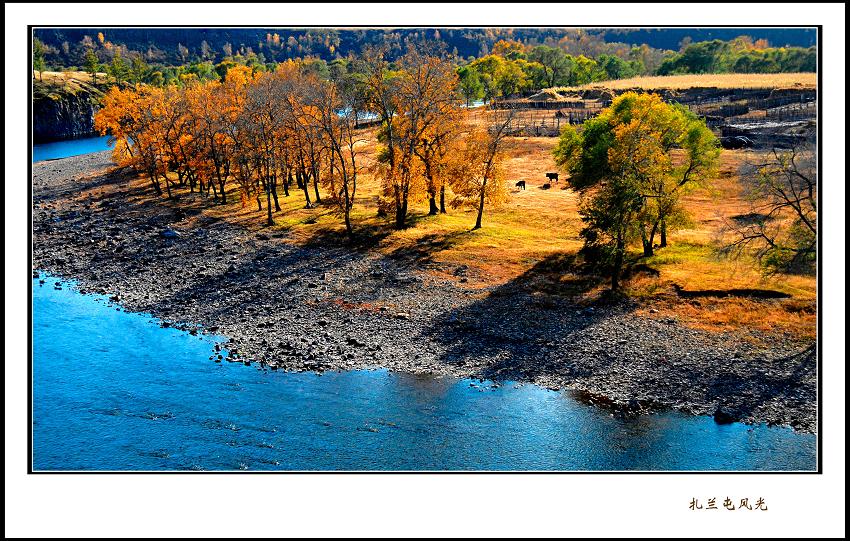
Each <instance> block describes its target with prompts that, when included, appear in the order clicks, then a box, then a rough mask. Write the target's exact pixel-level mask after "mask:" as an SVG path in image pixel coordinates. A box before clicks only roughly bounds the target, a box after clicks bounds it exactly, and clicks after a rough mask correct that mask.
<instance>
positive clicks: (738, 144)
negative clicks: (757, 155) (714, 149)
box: [720, 135, 755, 150]
mask: <svg viewBox="0 0 850 541" xmlns="http://www.w3.org/2000/svg"><path fill="white" fill-rule="evenodd" d="M754 144H755V143H753V140H752V139H750V138H748V137H744V136H743V135H736V136H735V137H721V138H720V146H722V147H723V148H725V149H727V150H737V149H741V148H753V145H754Z"/></svg>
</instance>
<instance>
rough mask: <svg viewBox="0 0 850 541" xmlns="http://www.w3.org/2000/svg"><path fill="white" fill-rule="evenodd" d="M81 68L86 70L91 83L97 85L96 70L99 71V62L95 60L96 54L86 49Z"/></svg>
mask: <svg viewBox="0 0 850 541" xmlns="http://www.w3.org/2000/svg"><path fill="white" fill-rule="evenodd" d="M83 66H84V67H85V69H86V73H88V74H89V75H91V80H92V83H97V70H98V69H100V62H98V60H97V54H95V52H94V50H92V49H90V48H89V49H86V54H85V56H84V57H83Z"/></svg>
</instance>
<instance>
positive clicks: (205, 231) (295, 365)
mask: <svg viewBox="0 0 850 541" xmlns="http://www.w3.org/2000/svg"><path fill="white" fill-rule="evenodd" d="M110 167H111V163H110V160H109V152H101V153H96V154H89V155H84V156H78V157H72V158H65V159H62V160H53V161H47V162H40V163H36V164H33V264H32V266H33V269H34V270H44V271H48V272H51V273H55V274H57V275H61V276H65V277H67V278H73V279H76V280H78V281H79V283H80V287H81V289H82V290H83V291H89V292H97V293H104V294H108V295H111V296H113V300H114V301H116V302H120V304H121V305H122V306H124V307H125V308H127V309H128V310H131V311H144V312H150V313H152V314H154V315H156V316H158V317H160V318H162V320H163V324H164V325H174V326H179V327H181V328H186V329H189V330H191V331H193V332H211V333H215V334H219V335H222V336H225V337H227V338H228V339H229V342H228V344H227V346H226V349H227V350H228V351H229V356H228V357H227V358H225V359H223V360H229V361H236V362H244V363H246V364H248V363H259V365H260V367H261V368H264V369H284V370H315V371H322V370H347V369H359V368H370V367H377V366H381V367H386V368H388V369H391V370H398V371H407V372H416V373H433V374H447V375H454V376H459V377H475V378H487V379H495V380H518V381H526V382H533V383H536V384H539V385H543V386H546V387H550V388H557V389H564V388H567V389H573V390H576V391H579V396H581V397H583V398H584V399H586V400H588V401H590V402H593V403H595V404H598V405H600V406H602V407H610V408H612V409H614V410H616V411H617V412H619V413H628V412H636V411H646V410H653V409H659V408H674V409H677V410H681V411H684V412H689V413H694V414H702V415H714V416H715V419H716V420H718V422H728V421H731V420H741V421H744V422H748V423H751V422H766V423H771V424H779V425H789V426H792V427H794V428H795V429H797V430H800V431H805V432H815V430H816V426H817V420H816V419H817V418H816V389H817V380H816V377H817V363H816V358H815V355H814V349H813V348H811V347H808V348H807V344H805V343H802V342H798V341H795V340H792V339H791V338H788V339H784V340H780V339H778V338H775V337H774V338H770V339H766V340H765V341H762V344H763V345H760V346H754V345H753V343H752V341H751V340H747V337H744V336H736V335H730V334H712V333H705V332H701V331H697V330H693V329H690V328H686V327H683V326H680V325H678V324H677V323H676V321H674V320H656V319H649V318H644V317H639V316H636V315H635V314H634V313H633V310H632V307H631V306H629V305H627V304H624V305H620V306H616V307H607V308H605V307H595V308H582V307H579V306H576V305H575V304H573V303H571V302H569V301H568V300H564V299H560V298H557V297H548V296H545V297H544V296H541V295H540V294H539V293H537V292H535V291H533V290H532V289H531V288H530V287H529V286H528V285H527V284H526V283H525V282H524V281H522V280H517V281H514V282H511V283H508V284H505V285H503V286H499V287H496V288H491V289H489V290H485V291H483V292H482V291H481V290H477V291H473V290H471V289H466V288H465V287H464V286H463V284H462V283H460V281H459V280H458V281H452V280H443V279H438V278H435V277H433V276H431V275H429V274H426V273H424V272H419V271H418V270H417V268H416V267H415V266H413V265H411V264H408V263H405V262H403V261H398V260H395V259H391V258H387V257H385V256H382V255H380V254H376V253H371V252H368V251H358V250H351V249H348V248H342V247H301V246H295V245H293V244H291V243H288V242H287V241H286V239H285V237H284V236H282V235H281V236H278V237H275V236H272V237H270V236H268V235H265V234H263V233H256V232H251V231H247V230H245V229H243V228H240V227H238V226H235V225H232V224H229V223H227V222H225V221H222V220H216V219H214V218H211V217H209V216H206V215H204V214H202V213H201V212H200V210H199V209H185V208H181V209H174V208H171V207H169V206H168V205H163V204H160V203H159V202H157V201H155V200H153V199H147V200H143V202H141V203H137V204H132V205H128V203H127V202H126V200H125V197H124V194H126V193H127V190H128V189H129V188H128V186H127V178H126V177H124V176H122V174H121V173H120V172H115V173H110V172H109V169H110ZM464 272H465V269H464V268H463V267H459V268H457V269H454V274H455V275H457V276H463V274H464ZM34 275H35V274H34ZM214 360H218V359H214Z"/></svg>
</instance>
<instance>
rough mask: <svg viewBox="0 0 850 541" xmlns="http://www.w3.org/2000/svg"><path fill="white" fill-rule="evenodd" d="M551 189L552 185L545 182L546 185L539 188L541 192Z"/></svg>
mask: <svg viewBox="0 0 850 541" xmlns="http://www.w3.org/2000/svg"><path fill="white" fill-rule="evenodd" d="M551 187H552V185H551V184H549V183H548V182H547V183H546V184H544V185H543V186H541V187H540V189H541V190H548V189H549V188H551Z"/></svg>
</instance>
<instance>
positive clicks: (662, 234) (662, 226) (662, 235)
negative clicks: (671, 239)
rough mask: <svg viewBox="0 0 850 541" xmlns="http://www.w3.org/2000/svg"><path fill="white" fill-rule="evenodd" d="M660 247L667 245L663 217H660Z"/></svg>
mask: <svg viewBox="0 0 850 541" xmlns="http://www.w3.org/2000/svg"><path fill="white" fill-rule="evenodd" d="M660 246H661V247H662V248H666V247H667V220H666V219H665V218H662V219H661V244H660Z"/></svg>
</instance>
